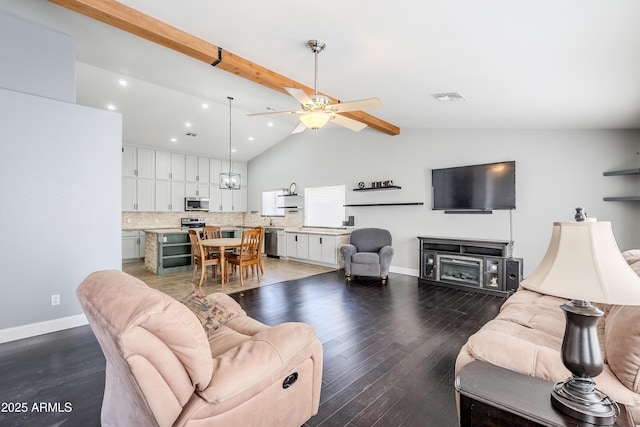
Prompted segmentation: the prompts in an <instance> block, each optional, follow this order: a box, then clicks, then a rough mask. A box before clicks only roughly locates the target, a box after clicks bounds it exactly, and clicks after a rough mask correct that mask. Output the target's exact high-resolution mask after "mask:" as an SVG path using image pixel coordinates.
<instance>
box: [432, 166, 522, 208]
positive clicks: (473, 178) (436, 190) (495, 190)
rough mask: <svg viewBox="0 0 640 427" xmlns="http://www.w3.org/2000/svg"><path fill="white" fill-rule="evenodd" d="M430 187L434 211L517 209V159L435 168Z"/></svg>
mask: <svg viewBox="0 0 640 427" xmlns="http://www.w3.org/2000/svg"><path fill="white" fill-rule="evenodd" d="M431 186H432V189H433V191H432V192H433V209H434V210H447V211H491V210H509V209H515V207H516V162H515V161H509V162H500V163H488V164H482V165H470V166H460V167H454V168H445V169H433V170H432V171H431Z"/></svg>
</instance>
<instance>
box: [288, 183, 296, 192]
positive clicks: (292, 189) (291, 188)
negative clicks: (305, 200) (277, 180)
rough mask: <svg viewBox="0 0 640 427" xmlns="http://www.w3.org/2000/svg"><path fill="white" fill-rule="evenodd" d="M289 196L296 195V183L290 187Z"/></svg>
mask: <svg viewBox="0 0 640 427" xmlns="http://www.w3.org/2000/svg"><path fill="white" fill-rule="evenodd" d="M289 194H291V195H293V194H296V183H295V182H292V183H291V185H290V186H289Z"/></svg>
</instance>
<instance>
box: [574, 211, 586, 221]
mask: <svg viewBox="0 0 640 427" xmlns="http://www.w3.org/2000/svg"><path fill="white" fill-rule="evenodd" d="M574 218H575V220H576V221H584V220H585V219H587V213H586V212H585V211H584V209H583V208H576V214H575V216H574Z"/></svg>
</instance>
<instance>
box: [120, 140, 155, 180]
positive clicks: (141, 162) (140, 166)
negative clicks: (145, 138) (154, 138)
mask: <svg viewBox="0 0 640 427" xmlns="http://www.w3.org/2000/svg"><path fill="white" fill-rule="evenodd" d="M155 170H156V168H155V151H154V150H150V149H148V148H139V147H132V146H128V145H125V146H123V147H122V176H123V177H125V176H126V177H131V178H155Z"/></svg>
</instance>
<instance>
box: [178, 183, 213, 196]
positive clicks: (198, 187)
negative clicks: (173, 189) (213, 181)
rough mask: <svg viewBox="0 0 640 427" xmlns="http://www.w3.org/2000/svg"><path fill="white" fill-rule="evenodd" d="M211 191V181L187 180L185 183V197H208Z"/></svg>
mask: <svg viewBox="0 0 640 427" xmlns="http://www.w3.org/2000/svg"><path fill="white" fill-rule="evenodd" d="M209 194H211V191H210V189H209V183H197V182H187V183H186V184H185V191H184V195H185V197H206V198H209Z"/></svg>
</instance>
